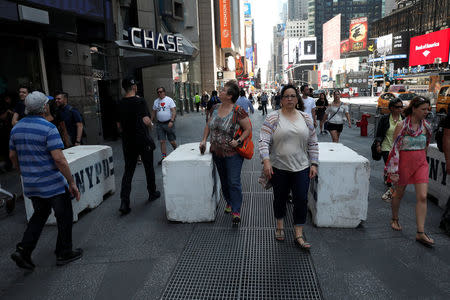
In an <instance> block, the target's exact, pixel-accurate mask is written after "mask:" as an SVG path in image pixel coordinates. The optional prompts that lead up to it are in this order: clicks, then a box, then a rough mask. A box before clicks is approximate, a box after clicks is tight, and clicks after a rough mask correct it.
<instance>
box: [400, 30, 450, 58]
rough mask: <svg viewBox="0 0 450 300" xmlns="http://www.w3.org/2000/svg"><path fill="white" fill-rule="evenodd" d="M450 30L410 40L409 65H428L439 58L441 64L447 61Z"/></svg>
mask: <svg viewBox="0 0 450 300" xmlns="http://www.w3.org/2000/svg"><path fill="white" fill-rule="evenodd" d="M449 46H450V28H447V29H444V30H439V31H435V32H432V33H428V34H424V35H419V36H416V37H413V38H411V41H410V45H409V65H410V66H417V65H428V64H433V63H435V59H436V58H440V61H441V63H443V62H448V60H449Z"/></svg>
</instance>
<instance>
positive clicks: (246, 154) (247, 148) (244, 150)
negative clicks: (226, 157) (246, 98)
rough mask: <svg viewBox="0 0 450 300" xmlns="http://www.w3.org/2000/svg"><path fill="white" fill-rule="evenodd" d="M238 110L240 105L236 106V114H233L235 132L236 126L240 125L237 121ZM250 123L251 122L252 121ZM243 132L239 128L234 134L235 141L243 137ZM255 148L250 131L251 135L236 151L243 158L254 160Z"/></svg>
mask: <svg viewBox="0 0 450 300" xmlns="http://www.w3.org/2000/svg"><path fill="white" fill-rule="evenodd" d="M238 109H239V105H236V106H235V107H234V112H233V131H234V128H235V127H236V124H238V121H237V114H238ZM248 121H249V122H250V119H249V120H248ZM251 125H252V122H250V126H251ZM243 132H244V131H243V130H242V128H241V127H239V128H238V130H236V132H235V133H234V139H235V140H237V139H238V138H239V137H240V136H241V135H242V133H243ZM254 148H255V146H254V145H253V141H252V130H251V129H250V135H249V136H248V137H247V138H246V139H245V140H243V141H242V144H241V145H239V146H237V147H236V151H237V153H239V155H240V156H242V157H243V158H246V159H252V157H253V151H254Z"/></svg>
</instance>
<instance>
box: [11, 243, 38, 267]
mask: <svg viewBox="0 0 450 300" xmlns="http://www.w3.org/2000/svg"><path fill="white" fill-rule="evenodd" d="M11 259H12V260H13V261H14V262H15V263H16V265H17V266H18V267H19V268H22V269H27V270H34V268H35V267H36V265H35V264H34V263H33V261H32V260H31V256H30V255H28V254H25V253H24V251H23V250H22V249H21V248H20V247H17V250H16V252H14V253H13V254H11Z"/></svg>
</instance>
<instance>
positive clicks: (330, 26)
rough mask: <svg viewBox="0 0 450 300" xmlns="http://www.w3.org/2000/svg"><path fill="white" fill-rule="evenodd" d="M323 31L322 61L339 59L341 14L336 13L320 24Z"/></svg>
mask: <svg viewBox="0 0 450 300" xmlns="http://www.w3.org/2000/svg"><path fill="white" fill-rule="evenodd" d="M322 31H323V46H322V51H323V61H324V62H326V61H330V60H336V59H339V58H340V57H341V56H340V53H339V52H340V44H341V14H338V15H337V16H335V17H334V18H332V19H331V20H329V21H328V22H326V23H324V24H323V26H322Z"/></svg>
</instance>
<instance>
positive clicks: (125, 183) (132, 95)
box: [117, 77, 161, 215]
mask: <svg viewBox="0 0 450 300" xmlns="http://www.w3.org/2000/svg"><path fill="white" fill-rule="evenodd" d="M137 84H138V83H137V81H136V80H135V79H134V78H133V77H127V78H125V79H123V80H122V87H123V89H124V90H125V93H126V94H125V97H124V98H122V99H121V100H120V101H119V103H118V107H117V112H118V118H117V120H119V123H118V124H117V127H118V129H119V132H122V149H123V157H124V159H125V171H124V173H123V177H122V189H121V191H120V199H121V204H120V208H119V211H120V212H121V213H122V215H126V214H128V213H130V211H131V209H130V193H131V182H132V180H133V175H134V170H135V169H136V163H137V159H138V156H139V155H140V156H141V158H142V163H143V165H144V169H145V176H146V178H147V191H148V195H149V197H148V201H154V200H156V199H158V198H159V197H160V195H161V194H160V192H159V191H157V190H156V183H155V170H154V168H153V150H155V142H154V141H153V139H152V137H151V136H150V133H149V132H148V130H149V128H150V129H151V128H152V126H153V123H152V121H151V120H150V114H149V112H148V107H147V104H146V103H145V100H144V99H143V98H140V97H137V96H136V92H137Z"/></svg>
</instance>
